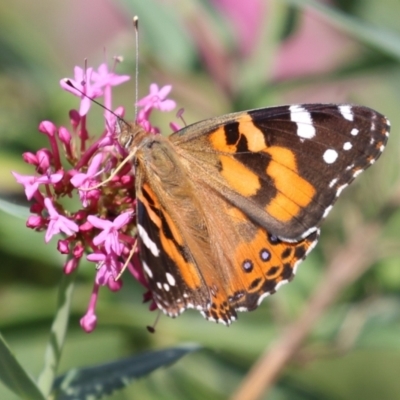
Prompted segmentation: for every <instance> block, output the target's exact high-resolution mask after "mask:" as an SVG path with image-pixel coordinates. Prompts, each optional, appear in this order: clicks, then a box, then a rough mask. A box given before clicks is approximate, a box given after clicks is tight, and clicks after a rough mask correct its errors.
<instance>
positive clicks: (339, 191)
mask: <svg viewBox="0 0 400 400" xmlns="http://www.w3.org/2000/svg"><path fill="white" fill-rule="evenodd" d="M347 186H348V184H347V183H345V184H344V185H342V186H340V187H338V189H337V192H336V197H339V196H340V193H342V190H343V189H344V188H345V187H347Z"/></svg>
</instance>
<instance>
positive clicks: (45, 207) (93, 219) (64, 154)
mask: <svg viewBox="0 0 400 400" xmlns="http://www.w3.org/2000/svg"><path fill="white" fill-rule="evenodd" d="M115 66H116V65H114V66H113V68H112V69H111V70H109V68H108V66H107V64H102V65H100V67H99V68H98V69H97V71H96V70H94V69H93V68H87V69H86V70H83V69H81V68H79V67H75V71H74V72H75V76H74V79H69V81H70V82H71V83H72V85H73V86H71V85H69V84H67V83H66V80H61V82H60V84H61V87H62V88H63V89H65V90H67V91H69V92H71V93H72V94H74V95H76V96H78V97H80V106H79V111H77V110H71V111H70V112H69V116H70V122H71V128H70V129H68V128H66V127H63V126H61V127H56V125H55V124H53V123H52V122H50V121H43V122H41V123H40V125H39V132H41V133H43V134H45V135H46V136H47V137H48V140H49V148H48V149H46V148H44V149H40V150H38V151H37V152H36V154H34V153H30V152H28V153H24V154H23V159H24V161H25V162H27V163H28V164H31V165H32V166H34V167H35V170H36V174H35V175H20V174H18V173H16V172H13V175H14V177H15V179H16V180H17V182H18V183H20V184H22V185H23V186H24V189H25V194H26V197H27V199H28V200H30V201H31V202H32V203H31V207H30V211H31V213H32V215H31V216H30V217H29V218H28V221H27V223H26V225H27V227H28V228H31V229H34V230H36V231H46V233H45V241H46V242H49V241H50V240H51V238H52V237H53V236H54V235H57V234H59V233H62V234H63V239H60V240H59V241H58V245H57V249H58V251H59V252H60V253H62V254H65V255H67V261H66V262H65V265H64V272H65V273H66V274H70V273H71V272H73V271H74V270H75V269H76V268H78V266H79V264H80V260H81V259H82V257H83V256H84V254H87V256H86V258H87V259H88V260H89V261H92V262H94V263H96V277H95V282H94V287H93V291H92V295H91V298H90V301H89V306H88V309H87V312H86V314H85V315H84V316H83V318H82V319H81V326H82V328H83V329H84V330H85V331H87V332H91V331H92V330H93V329H94V328H95V327H96V322H97V317H96V313H95V308H96V303H97V298H98V293H99V288H100V286H107V287H108V288H109V289H110V290H112V291H117V290H119V289H121V286H122V280H121V279H119V276H120V274H121V273H122V271H123V269H124V268H125V267H126V268H127V269H128V270H129V271H130V272H131V273H132V275H133V276H134V277H135V278H136V279H137V280H138V281H139V282H140V283H142V284H143V285H144V286H145V287H147V283H146V280H145V278H144V275H143V272H142V267H141V265H140V262H139V261H138V260H139V258H138V257H137V254H135V255H133V257H132V254H131V253H132V249H135V248H136V225H135V209H136V199H135V189H134V184H135V176H134V171H133V170H132V166H131V164H129V163H128V164H127V165H125V166H124V167H123V168H122V169H121V170H120V171H118V172H117V173H115V172H114V175H113V176H112V179H111V180H110V181H107V182H105V180H106V179H107V178H109V177H110V176H111V175H112V174H113V171H114V170H115V167H116V166H118V164H119V163H121V161H122V160H123V159H124V157H126V152H125V150H124V149H122V148H121V146H120V145H119V144H118V138H117V136H116V131H115V127H116V122H117V121H116V120H117V118H122V116H123V113H124V109H123V108H122V107H119V108H117V109H116V110H115V111H114V112H113V111H111V110H112V87H113V86H116V85H119V84H121V83H124V82H126V81H128V80H129V79H130V77H129V76H127V75H117V74H116V73H115ZM77 89H78V90H77ZM170 91H171V86H164V87H163V88H161V89H159V88H158V86H157V85H156V84H152V85H151V86H150V94H149V95H148V96H146V97H144V98H143V99H141V100H139V101H138V103H137V106H138V108H139V112H138V116H137V122H138V123H139V124H141V125H142V126H143V128H144V129H145V130H146V131H147V132H149V134H154V133H158V132H159V130H158V129H157V128H156V127H154V126H152V125H151V124H150V122H149V117H150V114H151V112H152V110H154V109H158V110H161V111H171V110H172V109H174V108H175V106H176V105H175V102H174V101H173V100H169V99H167V96H168V94H169V92H170ZM99 97H103V103H104V105H105V108H106V111H105V129H104V131H103V132H102V134H101V135H99V136H98V137H95V136H94V135H92V134H91V133H90V132H89V128H88V126H87V114H88V112H89V110H90V107H91V105H92V104H93V102H92V101H91V100H90V99H94V98H99ZM67 165H68V167H67ZM96 185H97V186H96ZM95 186H96V188H94V187H95ZM76 194H78V196H79V200H80V207H79V209H77V210H75V211H71V210H69V209H67V208H66V207H65V206H64V205H63V203H64V202H63V199H64V198H66V197H73V196H74V195H76ZM117 278H118V279H117ZM144 298H145V299H146V300H151V299H152V297H151V293H150V292H147V293H146V294H145V296H144ZM151 307H152V308H155V307H156V306H155V305H154V303H152V305H151Z"/></svg>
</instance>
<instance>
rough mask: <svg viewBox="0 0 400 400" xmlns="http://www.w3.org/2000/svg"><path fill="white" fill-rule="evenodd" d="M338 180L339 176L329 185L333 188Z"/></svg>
mask: <svg viewBox="0 0 400 400" xmlns="http://www.w3.org/2000/svg"><path fill="white" fill-rule="evenodd" d="M337 181H338V178H334V179H332V180H331V181H330V182H329V187H330V188H332V187H334V186H335V184H336V182H337Z"/></svg>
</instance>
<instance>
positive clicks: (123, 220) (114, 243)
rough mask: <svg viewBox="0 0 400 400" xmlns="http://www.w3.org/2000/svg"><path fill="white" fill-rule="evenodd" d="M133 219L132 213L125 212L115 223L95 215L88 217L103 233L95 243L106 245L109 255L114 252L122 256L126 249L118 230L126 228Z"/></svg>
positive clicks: (95, 239) (95, 238)
mask: <svg viewBox="0 0 400 400" xmlns="http://www.w3.org/2000/svg"><path fill="white" fill-rule="evenodd" d="M131 218H132V212H130V211H129V212H125V213H123V214H121V215H118V217H117V218H115V220H114V221H113V222H111V221H108V220H106V219H102V218H98V217H95V216H94V215H89V216H88V218H87V219H88V221H89V222H90V223H91V224H92V225H93V226H95V227H96V228H99V229H102V230H103V231H102V232H101V233H99V234H98V235H97V236H95V237H94V239H93V243H94V244H95V245H96V246H99V245H100V244H102V243H104V247H105V249H106V252H107V254H111V253H112V252H114V253H115V254H117V255H121V253H122V250H123V249H124V246H123V244H122V243H121V242H120V241H119V240H118V230H119V229H121V228H122V227H123V226H125V225H126V224H127V223H128V222H129V221H130V220H131Z"/></svg>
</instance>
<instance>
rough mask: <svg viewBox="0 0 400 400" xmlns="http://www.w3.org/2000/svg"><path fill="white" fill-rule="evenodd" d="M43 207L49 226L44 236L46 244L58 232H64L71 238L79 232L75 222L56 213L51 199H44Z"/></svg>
mask: <svg viewBox="0 0 400 400" xmlns="http://www.w3.org/2000/svg"><path fill="white" fill-rule="evenodd" d="M44 205H45V206H46V208H47V211H48V213H49V226H48V228H47V232H46V236H45V242H46V243H48V242H49V241H50V239H51V238H52V237H53V236H54V235H57V234H58V233H60V232H64V233H65V234H66V235H68V236H71V235H73V234H74V233H76V232H78V231H79V227H78V225H77V224H76V223H75V222H73V221H71V220H70V219H68V218H66V217H64V216H63V215H60V214H59V213H58V212H57V210H56V209H55V208H54V205H53V203H52V201H51V199H49V198H48V197H46V198H45V199H44Z"/></svg>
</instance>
